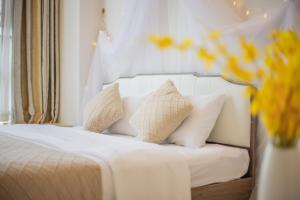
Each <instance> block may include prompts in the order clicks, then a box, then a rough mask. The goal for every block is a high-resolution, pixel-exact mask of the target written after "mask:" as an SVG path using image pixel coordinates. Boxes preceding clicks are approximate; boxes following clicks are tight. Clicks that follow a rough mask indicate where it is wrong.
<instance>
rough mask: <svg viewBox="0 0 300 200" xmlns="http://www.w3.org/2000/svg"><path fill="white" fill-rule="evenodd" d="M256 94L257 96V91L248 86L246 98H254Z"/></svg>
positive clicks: (245, 92)
mask: <svg viewBox="0 0 300 200" xmlns="http://www.w3.org/2000/svg"><path fill="white" fill-rule="evenodd" d="M255 94H256V89H255V88H254V87H253V86H248V87H247V88H246V89H245V91H244V97H245V98H249V97H254V95H255Z"/></svg>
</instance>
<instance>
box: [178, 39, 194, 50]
mask: <svg viewBox="0 0 300 200" xmlns="http://www.w3.org/2000/svg"><path fill="white" fill-rule="evenodd" d="M192 45H193V40H192V39H191V38H186V39H184V40H183V41H182V42H181V43H180V44H179V45H177V49H178V50H180V51H185V50H186V49H188V48H190V47H191V46H192Z"/></svg>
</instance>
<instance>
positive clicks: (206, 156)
mask: <svg viewBox="0 0 300 200" xmlns="http://www.w3.org/2000/svg"><path fill="white" fill-rule="evenodd" d="M106 134H109V133H106ZM109 135H111V136H113V137H118V138H124V139H126V140H135V138H134V137H131V136H125V135H119V134H109ZM163 146H164V147H165V148H167V149H171V150H172V151H176V152H178V153H180V154H181V155H183V157H184V158H185V160H186V162H187V163H188V166H189V169H190V175H191V186H192V188H195V187H200V186H203V185H208V184H212V183H221V182H226V181H231V180H234V179H238V178H241V177H242V176H244V175H245V174H246V173H247V171H248V167H249V162H250V158H249V153H248V151H247V150H246V149H243V148H238V147H231V146H226V145H221V144H211V143H207V144H206V145H205V146H204V147H201V148H188V147H184V146H178V145H175V144H163Z"/></svg>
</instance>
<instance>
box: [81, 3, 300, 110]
mask: <svg viewBox="0 0 300 200" xmlns="http://www.w3.org/2000/svg"><path fill="white" fill-rule="evenodd" d="M297 4H298V5H299V3H297V1H282V3H281V4H279V5H278V6H277V7H275V8H271V9H270V10H268V11H267V14H268V16H267V17H265V16H264V13H260V14H258V15H256V16H252V17H251V18H250V19H248V18H246V17H245V15H241V13H240V12H238V11H237V10H236V9H235V8H234V7H233V6H232V1H228V0H218V1H212V0H127V1H126V6H125V7H124V9H123V14H122V17H121V19H122V21H121V23H120V25H119V29H118V32H117V34H113V37H112V38H110V37H108V35H107V33H106V32H100V34H99V36H98V42H97V47H96V50H95V53H94V57H93V60H92V64H91V67H90V73H89V77H88V80H87V84H86V87H85V91H84V97H83V105H85V103H86V102H87V101H88V100H89V99H90V98H91V97H93V96H94V95H95V94H96V93H97V92H98V91H100V90H101V88H102V84H103V83H104V82H110V81H113V80H114V79H116V78H118V77H121V76H132V75H135V74H152V73H183V72H185V73H187V72H198V73H201V74H206V73H210V74H218V73H219V72H220V67H221V66H214V68H213V70H212V71H209V72H207V71H206V70H205V69H204V68H203V67H202V63H201V62H200V61H199V60H198V59H197V58H196V56H195V55H194V52H187V53H184V54H180V53H178V52H177V51H176V50H168V51H160V50H158V49H157V48H156V47H155V46H153V45H152V44H151V43H150V42H149V41H148V39H147V38H148V36H149V35H150V34H153V33H155V34H159V35H171V36H173V37H174V38H175V39H177V40H180V39H182V38H185V37H191V38H193V39H194V41H195V42H196V43H199V44H203V43H205V40H203V37H202V36H203V35H204V34H207V33H208V32H209V31H211V30H220V31H222V32H223V40H224V41H225V42H226V43H228V44H229V45H230V47H231V48H232V50H235V49H236V47H237V46H236V45H234V44H237V41H236V36H237V35H240V34H244V35H246V37H248V39H250V40H252V41H253V42H256V43H257V44H258V45H261V46H263V45H264V44H265V43H266V42H267V38H268V34H269V33H270V32H271V31H272V30H274V29H280V28H293V27H294V25H295V20H294V19H295V14H297V10H296V8H297Z"/></svg>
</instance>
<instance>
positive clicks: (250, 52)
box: [240, 37, 258, 62]
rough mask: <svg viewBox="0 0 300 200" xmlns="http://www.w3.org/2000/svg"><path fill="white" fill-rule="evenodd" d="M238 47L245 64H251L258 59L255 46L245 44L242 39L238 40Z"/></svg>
mask: <svg viewBox="0 0 300 200" xmlns="http://www.w3.org/2000/svg"><path fill="white" fill-rule="evenodd" d="M240 46H241V50H242V53H243V58H244V60H245V61H246V62H253V61H254V60H255V59H256V58H257V57H258V50H257V49H256V47H255V45H254V44H252V43H250V42H247V41H246V39H245V38H244V37H241V38H240Z"/></svg>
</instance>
